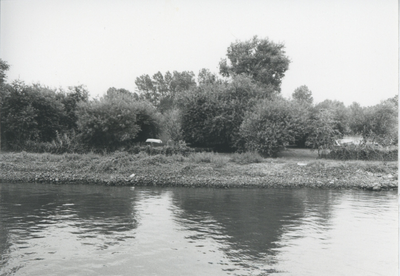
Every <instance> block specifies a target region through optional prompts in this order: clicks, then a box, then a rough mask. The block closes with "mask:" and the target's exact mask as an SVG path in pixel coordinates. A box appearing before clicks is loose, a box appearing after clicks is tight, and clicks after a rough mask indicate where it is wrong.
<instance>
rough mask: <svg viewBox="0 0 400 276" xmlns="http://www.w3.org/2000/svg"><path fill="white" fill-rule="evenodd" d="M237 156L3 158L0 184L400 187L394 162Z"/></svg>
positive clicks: (24, 155) (122, 154) (5, 155)
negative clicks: (250, 158) (252, 158)
mask: <svg viewBox="0 0 400 276" xmlns="http://www.w3.org/2000/svg"><path fill="white" fill-rule="evenodd" d="M235 156H236V157H235V158H232V156H230V155H219V154H212V153H204V154H203V153H196V154H192V155H190V156H188V157H184V156H182V155H173V156H168V157H167V156H164V155H155V156H148V155H147V154H144V153H140V154H136V155H135V154H128V153H126V152H118V153H113V154H107V155H98V154H63V155H55V154H47V153H44V154H34V153H26V152H22V153H2V154H0V182H36V183H56V184H63V183H76V184H98V185H121V186H185V187H216V188H229V187H287V188H295V187H312V188H330V189H366V190H375V191H379V190H393V189H397V188H398V164H397V162H380V161H337V160H323V159H312V158H307V159H301V158H300V157H299V158H284V157H283V158H277V159H272V158H266V159H263V158H255V159H254V160H246V158H242V157H241V156H240V155H235ZM247 159H249V158H247ZM250 162H256V163H250Z"/></svg>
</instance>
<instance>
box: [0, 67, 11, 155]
mask: <svg viewBox="0 0 400 276" xmlns="http://www.w3.org/2000/svg"><path fill="white" fill-rule="evenodd" d="M9 68H10V66H9V65H8V64H7V62H5V61H4V60H2V59H0V152H1V108H2V103H3V94H5V92H4V90H5V88H4V82H5V78H6V71H7V70H8V69H9Z"/></svg>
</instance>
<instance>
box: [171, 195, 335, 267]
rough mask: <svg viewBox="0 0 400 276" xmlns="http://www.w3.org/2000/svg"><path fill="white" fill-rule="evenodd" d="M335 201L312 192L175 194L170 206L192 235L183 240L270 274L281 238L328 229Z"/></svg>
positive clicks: (179, 221) (332, 198)
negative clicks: (216, 247)
mask: <svg viewBox="0 0 400 276" xmlns="http://www.w3.org/2000/svg"><path fill="white" fill-rule="evenodd" d="M334 197H335V196H334V195H333V194H331V193H329V192H325V193H318V192H317V193H315V190H293V191H291V192H290V193H288V191H287V190H279V189H271V190H262V191H260V190H257V189H255V190H215V189H214V190H211V189H210V190H207V189H193V190H191V191H190V192H188V191H187V190H176V191H175V192H174V204H176V205H177V206H179V207H180V208H181V209H182V211H181V212H179V213H177V217H178V219H177V222H178V223H179V224H180V225H182V226H183V227H184V228H185V229H186V230H187V231H190V232H192V233H193V234H192V235H189V236H187V237H186V238H187V239H189V240H192V241H196V242H198V243H201V240H203V239H207V238H211V239H213V240H215V241H217V242H218V243H219V244H220V250H222V251H223V252H224V253H225V254H226V256H228V258H229V259H230V261H231V262H233V263H235V264H236V265H238V266H242V267H244V268H252V269H258V268H259V267H260V266H261V267H264V271H266V272H268V273H271V272H272V271H275V270H274V268H273V267H274V265H275V264H276V263H277V259H276V254H277V252H278V251H277V250H276V249H277V248H279V247H281V243H280V240H281V239H282V235H283V234H284V233H286V232H288V231H289V232H293V235H292V238H301V237H302V236H303V235H305V234H306V233H307V231H306V232H304V233H301V232H300V233H299V232H297V231H295V230H296V229H301V228H302V227H304V225H306V227H311V228H318V229H316V232H319V233H324V232H325V231H326V230H327V229H329V227H330V223H329V218H330V217H331V209H332V207H331V206H332V205H331V204H332V201H334V200H335V198H334ZM316 202H318V204H316ZM321 202H322V204H321Z"/></svg>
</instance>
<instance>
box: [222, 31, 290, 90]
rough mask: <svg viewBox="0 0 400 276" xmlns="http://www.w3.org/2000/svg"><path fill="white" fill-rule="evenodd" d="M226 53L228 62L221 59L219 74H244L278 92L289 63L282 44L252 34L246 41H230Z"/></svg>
mask: <svg viewBox="0 0 400 276" xmlns="http://www.w3.org/2000/svg"><path fill="white" fill-rule="evenodd" d="M226 55H227V58H228V60H229V62H228V60H227V59H222V60H221V62H220V64H219V69H220V73H221V75H223V76H225V77H229V76H232V75H240V74H246V75H248V76H249V77H251V78H252V79H254V80H255V81H257V82H260V83H262V84H264V85H267V86H272V87H273V89H274V90H276V91H278V92H280V86H281V83H282V78H283V77H284V76H285V72H286V71H287V70H288V68H289V63H290V60H289V58H288V57H287V56H286V54H285V50H284V45H283V44H279V43H274V42H272V41H270V40H269V39H259V38H258V37H257V36H254V37H253V38H252V39H250V40H248V41H236V42H234V43H232V44H231V45H230V46H229V47H228V50H227V54H226Z"/></svg>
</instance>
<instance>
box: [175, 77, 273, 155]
mask: <svg viewBox="0 0 400 276" xmlns="http://www.w3.org/2000/svg"><path fill="white" fill-rule="evenodd" d="M272 94H273V91H271V90H268V89H265V87H261V86H259V85H258V84H257V83H256V82H255V81H254V80H252V79H251V78H249V77H247V76H244V75H236V76H233V78H232V81H231V82H225V83H222V82H216V83H213V84H211V83H205V84H203V85H199V86H198V87H196V88H194V89H192V90H191V91H190V92H188V93H186V94H184V95H182V97H181V98H180V99H179V102H180V103H181V105H180V107H181V116H182V118H181V120H182V135H183V138H184V140H185V141H186V142H188V143H190V144H192V145H193V146H199V147H211V148H214V149H215V150H218V151H231V150H234V149H235V148H236V140H237V139H238V132H239V127H240V124H241V123H242V121H243V116H244V114H245V112H246V111H247V110H248V109H249V108H251V107H252V106H254V105H255V104H256V102H257V101H258V100H260V99H264V98H268V97H271V95H272Z"/></svg>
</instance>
